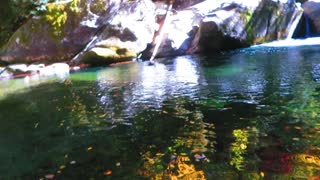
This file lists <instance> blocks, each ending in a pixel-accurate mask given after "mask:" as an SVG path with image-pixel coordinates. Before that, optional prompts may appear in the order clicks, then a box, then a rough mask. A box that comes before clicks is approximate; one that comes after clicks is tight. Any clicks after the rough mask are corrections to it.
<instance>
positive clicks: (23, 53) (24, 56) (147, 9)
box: [0, 0, 155, 64]
mask: <svg viewBox="0 0 320 180" xmlns="http://www.w3.org/2000/svg"><path fill="white" fill-rule="evenodd" d="M46 9H47V10H46V11H45V12H44V13H43V14H41V15H39V16H34V17H33V18H31V19H30V20H28V21H27V22H26V23H25V24H24V25H22V26H21V27H20V28H19V29H18V30H17V31H16V32H15V33H14V34H13V35H12V37H11V38H10V40H9V41H8V42H7V43H6V44H5V45H4V46H3V47H2V48H1V49H0V61H2V62H8V63H10V64H13V63H28V64H31V63H40V62H42V63H46V64H50V63H53V62H68V61H70V60H72V59H74V60H75V61H73V63H81V60H82V59H81V57H82V56H81V55H82V54H85V53H86V52H89V51H90V50H91V49H92V48H94V47H95V46H96V43H99V42H100V41H108V39H109V38H118V39H119V40H120V41H122V42H124V43H127V42H134V43H135V46H134V48H133V49H131V50H128V52H129V51H130V52H132V51H134V52H135V53H138V52H140V51H142V50H143V49H144V48H145V47H146V46H147V43H149V42H151V40H152V37H153V33H154V31H155V26H154V25H155V20H154V5H153V3H152V2H151V0H137V1H131V0H124V1H118V0H68V1H58V2H56V3H49V4H47V5H46ZM117 47H119V48H120V49H123V48H125V47H121V46H120V45H118V44H117ZM82 50H84V53H80V55H78V53H79V52H81V51H82ZM75 57H76V58H75ZM130 57H131V56H130ZM78 60H79V61H78Z"/></svg>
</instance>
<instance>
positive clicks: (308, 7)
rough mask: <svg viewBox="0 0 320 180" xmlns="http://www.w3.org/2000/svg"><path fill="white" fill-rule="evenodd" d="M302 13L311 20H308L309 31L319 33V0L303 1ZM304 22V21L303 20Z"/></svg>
mask: <svg viewBox="0 0 320 180" xmlns="http://www.w3.org/2000/svg"><path fill="white" fill-rule="evenodd" d="M303 9H304V14H305V15H306V17H307V18H309V19H310V20H311V22H309V26H312V29H311V27H309V28H310V31H313V32H310V33H314V34H317V35H319V34H320V2H319V1H307V2H305V3H303ZM304 23H306V22H304Z"/></svg>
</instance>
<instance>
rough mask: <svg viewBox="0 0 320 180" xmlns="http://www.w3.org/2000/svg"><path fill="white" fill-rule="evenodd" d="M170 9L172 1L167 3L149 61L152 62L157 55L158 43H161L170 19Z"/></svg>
mask: <svg viewBox="0 0 320 180" xmlns="http://www.w3.org/2000/svg"><path fill="white" fill-rule="evenodd" d="M171 9H172V3H171V4H170V5H169V7H168V10H167V14H166V17H165V19H164V22H163V25H162V28H161V29H160V34H159V36H158V38H157V42H156V46H155V47H154V50H153V53H152V56H151V58H150V62H153V60H154V58H155V57H156V55H157V53H158V51H159V48H160V45H161V42H162V39H163V36H164V34H165V33H166V32H167V26H168V25H169V23H170V20H169V19H170V12H171Z"/></svg>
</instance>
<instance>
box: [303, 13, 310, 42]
mask: <svg viewBox="0 0 320 180" xmlns="http://www.w3.org/2000/svg"><path fill="white" fill-rule="evenodd" d="M304 20H305V23H306V32H305V38H308V37H310V36H311V31H310V21H309V18H308V16H307V15H306V14H304Z"/></svg>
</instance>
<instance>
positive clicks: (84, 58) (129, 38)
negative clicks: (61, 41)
mask: <svg viewBox="0 0 320 180" xmlns="http://www.w3.org/2000/svg"><path fill="white" fill-rule="evenodd" d="M154 16H155V8H154V4H153V3H152V2H151V1H149V0H138V1H129V2H126V3H125V2H123V3H122V4H119V6H117V7H116V8H115V12H114V14H113V13H112V12H111V17H110V19H109V20H108V25H107V26H106V27H104V28H103V29H102V30H101V31H100V32H99V33H98V34H97V35H96V38H95V39H93V40H92V41H91V42H90V44H89V46H87V47H86V48H85V50H84V51H83V52H81V53H80V54H79V55H78V56H77V57H75V58H74V62H76V63H88V64H110V63H113V62H119V61H127V60H131V59H133V58H135V57H136V56H137V54H138V53H139V52H141V51H143V50H144V49H145V48H146V47H147V44H148V43H150V42H151V41H152V38H153V35H154V32H155V30H156V28H157V26H156V23H155V18H154Z"/></svg>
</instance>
